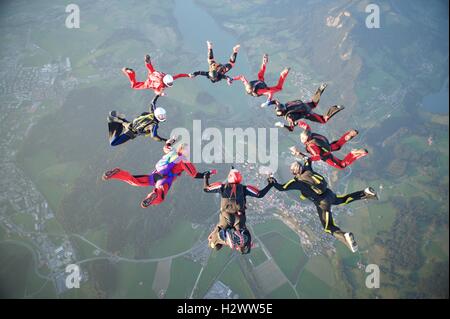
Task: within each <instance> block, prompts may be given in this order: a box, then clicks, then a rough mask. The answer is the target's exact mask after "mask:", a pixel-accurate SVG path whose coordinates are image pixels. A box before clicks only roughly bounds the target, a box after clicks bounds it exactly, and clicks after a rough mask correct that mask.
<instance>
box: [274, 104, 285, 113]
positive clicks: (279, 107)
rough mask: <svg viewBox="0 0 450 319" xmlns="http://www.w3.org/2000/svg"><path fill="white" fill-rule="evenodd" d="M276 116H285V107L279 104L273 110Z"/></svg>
mask: <svg viewBox="0 0 450 319" xmlns="http://www.w3.org/2000/svg"><path fill="white" fill-rule="evenodd" d="M275 111H276V114H277V116H283V115H285V114H286V111H287V107H286V105H284V104H283V103H279V104H278V105H277V106H276V108H275Z"/></svg>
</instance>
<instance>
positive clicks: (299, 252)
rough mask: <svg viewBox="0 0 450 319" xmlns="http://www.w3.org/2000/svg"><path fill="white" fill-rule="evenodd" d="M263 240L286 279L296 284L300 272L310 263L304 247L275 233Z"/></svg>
mask: <svg viewBox="0 0 450 319" xmlns="http://www.w3.org/2000/svg"><path fill="white" fill-rule="evenodd" d="M261 240H262V242H263V243H264V246H266V247H267V249H268V250H269V252H270V254H271V255H272V257H273V258H274V259H275V262H276V263H277V265H278V266H279V267H280V269H281V270H282V271H283V273H284V274H285V275H286V277H287V278H288V279H289V280H290V282H291V283H294V284H295V283H296V282H297V278H298V276H299V274H300V271H301V270H302V268H303V267H304V266H305V264H306V262H307V261H308V257H307V256H306V254H305V253H304V251H303V249H302V247H301V246H300V245H299V244H296V243H294V242H292V241H291V240H288V239H287V238H286V237H284V236H282V235H280V234H279V233H275V232H271V233H268V234H266V235H263V236H262V237H261Z"/></svg>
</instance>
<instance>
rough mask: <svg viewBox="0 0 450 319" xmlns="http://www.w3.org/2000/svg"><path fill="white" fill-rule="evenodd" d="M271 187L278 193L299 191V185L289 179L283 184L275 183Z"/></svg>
mask: <svg viewBox="0 0 450 319" xmlns="http://www.w3.org/2000/svg"><path fill="white" fill-rule="evenodd" d="M273 187H275V188H276V189H277V190H279V191H280V192H285V191H290V190H294V189H295V190H300V183H299V182H297V181H296V180H295V179H291V180H290V181H287V182H286V183H284V184H279V183H278V182H275V183H274V184H273Z"/></svg>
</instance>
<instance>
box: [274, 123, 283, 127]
mask: <svg viewBox="0 0 450 319" xmlns="http://www.w3.org/2000/svg"><path fill="white" fill-rule="evenodd" d="M275 126H276V127H281V128H283V127H284V124H283V122H276V123H275Z"/></svg>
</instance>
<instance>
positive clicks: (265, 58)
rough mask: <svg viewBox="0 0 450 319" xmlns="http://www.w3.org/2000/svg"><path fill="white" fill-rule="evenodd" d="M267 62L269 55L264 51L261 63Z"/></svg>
mask: <svg viewBox="0 0 450 319" xmlns="http://www.w3.org/2000/svg"><path fill="white" fill-rule="evenodd" d="M267 62H269V55H268V54H267V53H264V55H263V61H262V63H263V64H267Z"/></svg>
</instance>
